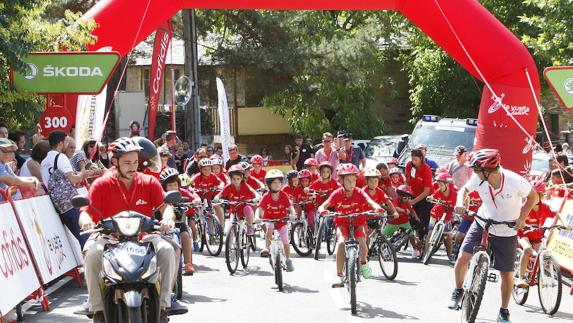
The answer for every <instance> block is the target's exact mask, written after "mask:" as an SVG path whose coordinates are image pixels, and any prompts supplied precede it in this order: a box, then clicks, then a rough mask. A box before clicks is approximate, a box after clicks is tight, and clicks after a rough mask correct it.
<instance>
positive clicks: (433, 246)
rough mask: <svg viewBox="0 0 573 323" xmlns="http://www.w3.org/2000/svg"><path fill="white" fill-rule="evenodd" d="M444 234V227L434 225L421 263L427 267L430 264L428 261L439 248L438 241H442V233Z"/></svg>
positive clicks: (439, 224)
mask: <svg viewBox="0 0 573 323" xmlns="http://www.w3.org/2000/svg"><path fill="white" fill-rule="evenodd" d="M443 232H444V225H443V224H441V223H438V224H436V226H435V227H434V229H433V230H432V235H431V236H430V240H429V241H428V247H427V248H426V253H425V254H424V258H423V263H424V265H427V264H429V263H430V259H432V256H433V255H434V253H436V251H438V249H439V248H440V241H441V240H442V233H443Z"/></svg>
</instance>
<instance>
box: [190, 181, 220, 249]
mask: <svg viewBox="0 0 573 323" xmlns="http://www.w3.org/2000/svg"><path fill="white" fill-rule="evenodd" d="M195 191H196V192H197V193H198V194H199V193H201V194H200V195H201V196H202V203H203V204H202V207H201V208H199V209H198V210H197V212H196V217H195V218H194V219H195V222H196V223H197V230H198V231H199V233H200V237H201V245H200V248H199V251H200V252H203V247H207V252H209V254H210V255H211V256H214V257H217V256H218V255H219V254H220V253H221V250H222V249H223V243H224V238H223V236H224V232H223V231H224V228H225V223H220V221H219V218H218V217H217V215H216V214H215V210H213V205H212V203H211V200H210V199H209V198H208V196H209V193H215V192H218V191H220V189H218V188H214V189H208V190H202V189H196V190H195Z"/></svg>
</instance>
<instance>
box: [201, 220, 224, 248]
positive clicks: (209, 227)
mask: <svg viewBox="0 0 573 323" xmlns="http://www.w3.org/2000/svg"><path fill="white" fill-rule="evenodd" d="M205 226H206V230H205V232H206V234H205V240H206V241H205V242H206V243H205V245H206V246H207V251H208V252H209V254H210V255H211V256H215V257H217V256H218V255H219V254H220V253H221V249H223V226H222V225H221V224H220V223H219V219H217V218H216V217H214V216H210V217H208V218H207V222H206V224H205Z"/></svg>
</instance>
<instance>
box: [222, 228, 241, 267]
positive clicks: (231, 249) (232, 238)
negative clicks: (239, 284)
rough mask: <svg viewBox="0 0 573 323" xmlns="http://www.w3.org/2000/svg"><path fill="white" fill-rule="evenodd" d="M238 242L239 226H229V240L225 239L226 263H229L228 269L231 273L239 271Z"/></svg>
mask: <svg viewBox="0 0 573 323" xmlns="http://www.w3.org/2000/svg"><path fill="white" fill-rule="evenodd" d="M238 242H239V240H238V237H237V226H236V225H235V224H234V225H232V226H231V228H229V232H227V240H226V241H225V263H226V264H227V269H228V270H229V273H230V274H231V275H233V274H234V273H235V272H237V268H238V267H239V246H238ZM231 257H232V259H231Z"/></svg>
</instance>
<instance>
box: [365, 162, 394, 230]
mask: <svg viewBox="0 0 573 323" xmlns="http://www.w3.org/2000/svg"><path fill="white" fill-rule="evenodd" d="M380 176H381V175H380V172H379V171H378V170H377V169H374V168H366V169H365V170H364V178H365V180H366V182H367V183H368V185H366V186H365V187H364V188H363V190H364V192H366V194H368V196H369V197H370V198H371V199H372V200H373V201H374V202H376V204H378V205H379V206H381V207H383V208H384V209H385V210H386V211H387V212H388V214H392V215H393V216H394V217H395V218H398V213H396V210H395V209H394V204H393V203H392V201H391V200H390V199H389V198H388V195H386V193H385V192H384V191H383V190H382V189H381V188H380V187H378V183H379V181H380ZM367 224H368V226H367V227H366V236H370V234H372V231H373V230H376V229H378V228H379V227H380V219H376V218H374V219H367Z"/></svg>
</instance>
